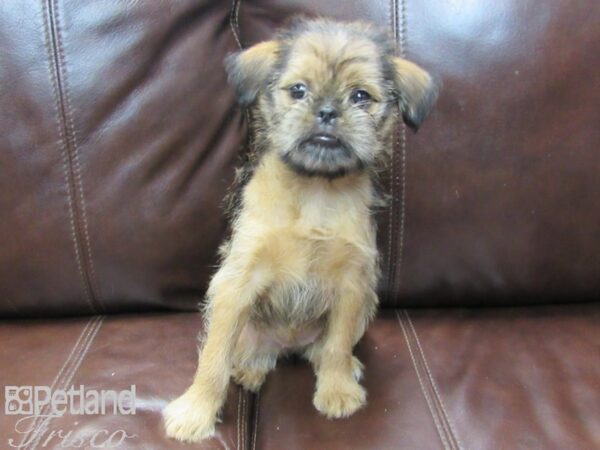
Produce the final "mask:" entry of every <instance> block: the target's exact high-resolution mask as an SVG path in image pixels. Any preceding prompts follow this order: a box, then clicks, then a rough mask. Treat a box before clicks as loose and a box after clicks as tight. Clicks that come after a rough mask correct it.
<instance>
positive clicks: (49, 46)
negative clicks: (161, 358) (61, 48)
mask: <svg viewBox="0 0 600 450" xmlns="http://www.w3.org/2000/svg"><path fill="white" fill-rule="evenodd" d="M51 1H52V0H42V1H41V3H42V15H43V24H44V35H45V36H44V37H45V42H44V46H45V47H46V51H47V52H48V74H49V77H50V84H51V86H52V93H53V96H54V110H55V114H56V127H57V131H58V138H59V140H60V145H61V157H62V165H63V175H64V178H65V185H66V188H67V195H66V200H67V209H68V212H69V223H70V225H71V240H72V242H73V247H74V250H75V262H76V265H77V269H78V271H79V275H80V277H81V282H82V284H83V292H84V295H85V300H86V302H87V304H88V306H89V307H90V310H91V311H92V312H93V313H95V312H96V311H95V307H94V304H93V303H92V299H91V295H90V292H89V290H88V286H87V283H86V276H85V273H84V270H83V264H82V262H81V254H80V252H81V249H80V246H79V241H78V239H77V235H76V230H77V227H76V225H75V211H74V199H73V197H74V196H73V186H71V178H70V177H69V149H68V142H67V136H66V133H65V130H64V116H63V114H62V112H61V110H62V108H61V95H60V81H59V79H58V78H59V74H58V73H57V72H58V70H59V69H58V65H57V63H56V59H55V51H54V49H53V39H52V30H51V25H50V23H49V16H50V15H51V14H52V13H51V12H50V9H49V4H50V2H51Z"/></svg>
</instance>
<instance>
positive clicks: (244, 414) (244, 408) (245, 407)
mask: <svg viewBox="0 0 600 450" xmlns="http://www.w3.org/2000/svg"><path fill="white" fill-rule="evenodd" d="M247 400H248V396H247V394H246V391H244V389H243V388H242V402H243V403H242V405H243V406H242V419H243V420H242V448H243V449H244V450H246V448H247V447H248V446H247V445H246V444H247V443H248V439H247V438H246V422H247V418H248V403H247Z"/></svg>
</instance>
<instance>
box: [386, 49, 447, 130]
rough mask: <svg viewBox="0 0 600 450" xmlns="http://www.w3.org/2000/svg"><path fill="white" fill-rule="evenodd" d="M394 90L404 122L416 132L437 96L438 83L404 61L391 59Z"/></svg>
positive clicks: (415, 66) (420, 69) (396, 58)
mask: <svg viewBox="0 0 600 450" xmlns="http://www.w3.org/2000/svg"><path fill="white" fill-rule="evenodd" d="M392 66H393V70H394V85H395V86H394V88H395V91H396V95H397V96H398V101H399V102H400V111H401V112H402V118H403V119H404V122H405V123H406V124H407V125H408V126H409V127H410V128H412V129H413V130H414V131H417V130H418V129H419V127H420V126H421V124H422V123H423V121H424V120H425V118H426V117H427V114H429V111H430V110H431V107H432V106H433V104H434V103H435V101H436V99H437V95H438V83H437V82H435V81H434V80H433V78H432V77H431V75H429V74H428V73H427V72H426V71H425V70H423V69H422V68H420V67H419V66H417V65H416V64H414V63H412V62H410V61H407V60H406V59H402V58H398V57H396V56H394V57H392Z"/></svg>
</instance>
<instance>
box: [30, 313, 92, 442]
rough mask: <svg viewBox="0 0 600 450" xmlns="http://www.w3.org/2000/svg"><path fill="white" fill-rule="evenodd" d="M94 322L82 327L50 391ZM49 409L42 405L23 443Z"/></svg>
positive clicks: (88, 322)
mask: <svg viewBox="0 0 600 450" xmlns="http://www.w3.org/2000/svg"><path fill="white" fill-rule="evenodd" d="M94 320H95V317H91V318H90V319H88V321H87V322H86V324H85V326H84V327H83V330H82V331H81V333H80V334H79V337H78V338H77V341H75V345H73V348H72V349H71V352H70V353H69V355H68V356H67V358H66V359H65V361H64V362H63V364H62V366H61V367H60V369H59V371H58V372H57V374H56V375H55V377H54V379H53V380H52V383H51V384H50V389H51V390H54V389H55V388H56V385H57V383H58V381H59V379H60V378H61V377H62V374H63V372H64V370H65V368H66V367H67V365H68V364H69V363H70V362H71V360H72V359H73V356H75V352H76V351H77V352H79V351H80V347H79V345H80V343H81V340H82V339H85V337H86V336H87V335H88V334H89V330H90V326H91V324H92V322H93V321H94ZM49 408H50V407H49V406H48V405H44V407H43V408H42V410H41V411H40V413H41V415H40V416H37V417H36V418H35V419H34V420H33V424H32V426H31V428H30V430H29V431H28V432H27V434H25V436H24V438H23V442H27V443H28V442H29V439H30V436H31V433H32V432H33V431H34V430H36V429H37V428H38V427H37V424H38V423H39V420H40V418H41V416H43V415H44V414H46V412H47V411H48V409H49Z"/></svg>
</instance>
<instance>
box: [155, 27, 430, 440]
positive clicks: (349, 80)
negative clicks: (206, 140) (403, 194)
mask: <svg viewBox="0 0 600 450" xmlns="http://www.w3.org/2000/svg"><path fill="white" fill-rule="evenodd" d="M227 69H228V72H229V79H230V81H231V83H232V84H233V85H234V86H235V88H236V89H237V91H238V94H239V98H240V101H241V102H242V104H244V105H252V104H254V105H256V108H255V120H254V124H253V126H254V131H255V136H256V143H255V148H254V149H253V150H254V153H253V155H252V157H251V158H250V162H249V163H248V164H246V166H245V167H243V168H242V170H241V171H240V172H239V174H238V189H237V190H236V192H235V193H234V195H233V198H232V200H231V201H230V212H231V224H232V235H231V238H230V240H229V241H227V242H226V243H225V244H224V245H223V247H222V249H221V250H222V261H221V265H220V268H219V270H218V272H217V273H216V274H215V275H214V278H213V279H212V281H211V284H210V287H209V289H208V292H207V300H206V301H207V304H206V336H205V338H204V344H203V348H202V350H201V353H200V359H199V363H198V370H197V372H196V376H195V378H194V381H193V384H192V385H191V386H190V388H189V389H188V390H187V391H186V392H185V393H184V394H183V395H182V396H181V397H179V398H178V399H176V400H175V401H173V402H172V403H171V404H170V405H168V407H167V408H166V409H165V411H164V418H165V425H166V431H167V434H168V435H169V436H171V437H174V438H176V439H180V440H183V441H198V440H201V439H204V438H206V437H209V436H211V435H212V434H213V433H214V429H215V421H216V419H217V415H218V413H219V411H220V409H221V407H222V406H223V402H224V399H225V393H226V389H227V385H228V383H229V379H230V377H231V376H233V378H234V380H235V381H237V382H238V383H240V384H241V385H242V386H244V387H245V388H246V389H249V390H252V391H257V390H258V389H259V388H260V386H261V384H262V383H263V381H264V380H265V376H266V375H267V373H268V372H269V371H270V370H272V369H273V368H274V367H275V364H276V361H277V358H278V356H279V355H281V354H283V353H286V352H290V351H294V352H299V353H301V354H302V355H304V356H305V357H306V358H307V359H308V360H309V361H310V362H311V364H312V365H313V367H314V370H315V373H316V375H317V387H316V392H315V394H314V398H313V403H314V405H315V407H316V408H317V409H318V410H319V411H320V412H321V413H323V414H324V415H325V416H327V417H329V418H335V417H346V416H349V415H350V414H352V413H354V412H355V411H356V410H357V409H359V408H360V407H362V406H363V405H365V402H366V392H365V390H364V388H363V387H362V386H361V385H360V384H359V383H358V381H359V379H360V377H361V373H362V364H361V363H360V361H359V360H358V359H357V358H356V357H354V356H353V355H352V350H353V347H354V345H355V344H356V342H357V341H358V340H359V339H360V338H361V336H362V335H363V333H364V331H365V328H366V327H367V324H368V323H369V321H370V320H371V318H372V317H373V315H374V313H375V310H376V306H377V295H376V292H375V289H376V286H377V280H378V276H379V270H378V255H377V248H376V245H375V224H374V221H373V218H372V208H373V206H374V205H376V203H377V201H378V198H377V195H376V192H375V189H374V183H373V177H374V173H375V167H376V163H377V162H378V161H379V160H381V157H382V156H383V154H384V153H385V152H386V149H388V148H390V147H391V146H390V145H389V136H390V131H391V130H392V127H393V124H394V123H395V120H396V118H397V117H398V113H397V112H398V111H400V113H401V114H402V116H403V118H404V120H405V122H406V123H407V124H408V125H409V126H411V127H412V128H415V129H416V128H417V127H418V126H419V125H420V123H421V122H422V120H423V119H424V118H425V116H426V114H427V112H428V110H429V108H430V106H431V105H432V103H433V101H434V100H435V97H436V89H435V86H434V83H433V82H432V80H431V77H430V76H429V75H428V74H427V73H426V72H425V71H423V70H422V69H421V68H419V67H418V66H416V65H415V64H413V63H411V62H408V61H406V60H403V59H401V58H398V57H396V56H394V53H393V45H392V44H391V43H390V42H389V41H388V38H387V37H386V36H385V35H383V34H382V33H380V32H378V31H377V30H374V29H373V28H371V27H369V26H368V25H365V24H360V23H338V22H333V21H329V20H312V21H297V22H296V23H295V24H293V25H292V26H291V27H290V28H289V29H287V30H285V31H282V32H281V33H280V34H279V35H278V36H277V37H276V38H275V39H274V40H272V41H268V42H262V43H260V44H257V45H255V46H253V47H251V48H249V49H247V50H244V51H242V52H239V53H237V54H234V55H232V56H230V57H229V58H228V60H227Z"/></svg>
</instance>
